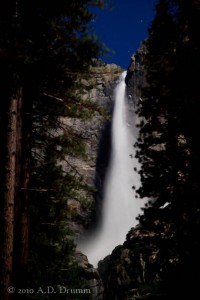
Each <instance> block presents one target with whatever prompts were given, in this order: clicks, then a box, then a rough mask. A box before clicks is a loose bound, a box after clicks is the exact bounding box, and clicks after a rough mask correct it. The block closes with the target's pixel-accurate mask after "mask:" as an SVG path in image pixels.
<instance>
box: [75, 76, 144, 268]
mask: <svg viewBox="0 0 200 300" xmlns="http://www.w3.org/2000/svg"><path fill="white" fill-rule="evenodd" d="M125 77H126V71H124V72H123V73H122V75H121V78H120V82H119V83H118V85H117V86H116V89H115V105H114V112H113V118H112V149H111V161H110V164H109V168H108V172H107V174H106V179H105V184H104V199H103V208H102V215H103V217H102V224H101V227H100V228H99V230H98V231H97V232H96V233H95V235H92V236H91V237H90V238H88V239H87V240H85V241H82V242H80V243H79V245H78V247H77V250H79V251H81V252H82V253H84V254H85V255H87V257H88V260H89V262H90V263H91V264H93V266H94V267H96V266H97V264H98V262H99V261H100V260H101V259H103V258H104V257H106V256H107V255H109V254H111V252H112V251H113V249H114V248H115V247H116V246H117V245H120V244H123V243H124V241H125V239H126V234H127V233H128V232H129V230H130V229H131V228H132V227H133V226H135V225H136V224H137V223H138V221H137V220H136V217H137V216H138V215H139V214H140V213H141V206H142V204H144V203H143V201H141V200H140V199H137V198H136V197H135V192H134V190H133V188H132V186H135V187H136V189H137V188H138V187H139V186H140V179H139V175H138V173H136V172H135V171H134V168H135V167H136V168H139V165H138V162H137V160H136V158H135V148H134V147H133V145H134V143H135V141H136V136H134V134H133V133H134V132H136V130H133V128H132V126H131V125H130V124H129V123H128V119H129V118H128V114H129V111H128V107H127V104H128V103H127V98H126V84H125ZM132 118H134V115H133V116H132Z"/></svg>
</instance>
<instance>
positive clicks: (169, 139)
mask: <svg viewBox="0 0 200 300" xmlns="http://www.w3.org/2000/svg"><path fill="white" fill-rule="evenodd" d="M199 28H200V1H198V0H197V1H195V0H190V1H189V0H188V1H187V0H186V1H181V0H180V1H178V0H177V1H176V0H160V1H158V3H157V5H156V16H155V19H154V20H153V22H152V24H151V26H150V28H149V37H148V39H147V41H146V42H145V45H146V48H147V55H146V59H145V67H146V74H147V86H146V87H145V88H144V90H143V96H142V101H141V102H140V104H139V107H138V112H139V115H140V117H141V119H142V121H141V124H140V138H139V140H138V143H137V147H138V152H137V156H138V157H139V158H140V160H141V164H142V168H141V171H140V173H141V180H142V187H141V188H140V189H139V190H138V193H139V195H140V196H141V197H148V198H149V199H150V200H151V202H150V206H147V207H146V208H145V209H144V215H143V216H140V221H141V222H142V224H146V225H145V226H153V227H154V229H155V230H160V229H159V226H157V227H156V223H155V221H156V220H159V224H160V223H161V222H164V223H165V224H166V226H169V224H170V226H169V228H170V229H169V237H168V238H169V240H170V239H172V240H173V242H172V243H173V251H174V257H178V262H177V265H178V267H172V266H171V267H170V266H168V267H167V266H166V275H165V276H166V278H165V279H166V280H165V281H164V285H165V287H164V290H165V292H166V293H168V297H169V299H172V298H171V297H172V296H176V297H179V296H180V295H187V297H188V298H193V297H194V295H196V294H195V293H197V281H196V280H198V279H197V278H196V280H195V279H194V278H193V279H191V277H190V274H191V273H192V272H193V271H192V266H193V267H194V265H196V266H197V265H198V266H199V264H200V261H199V254H198V252H199V250H200V240H199V229H200V228H199V220H200V215H199V211H200V202H199V199H200V156H199V153H200V146H199V142H198V134H197V130H198V127H199V124H198V119H199V115H200V90H199V76H198V75H197V74H198V70H199V67H200V55H199V54H200V41H199V33H200V32H199V30H200V29H199ZM163 206H166V207H165V208H163ZM164 212H165V213H164ZM171 225H172V226H171ZM156 228H157V229H156ZM165 228H166V227H165ZM169 245H170V243H169ZM171 250H172V248H171ZM169 253H170V249H169V251H168V254H166V255H168V256H169V257H170V254H169ZM163 259H166V257H165V258H163ZM177 277H178V278H179V280H180V281H181V285H182V286H186V288H185V289H184V291H182V288H181V285H178V284H177V280H176V278H177ZM198 278H199V277H198ZM175 282H176V283H175ZM173 287H174V289H175V291H174V293H173V292H172V289H173ZM167 289H168V290H167ZM167 299H168V298H167Z"/></svg>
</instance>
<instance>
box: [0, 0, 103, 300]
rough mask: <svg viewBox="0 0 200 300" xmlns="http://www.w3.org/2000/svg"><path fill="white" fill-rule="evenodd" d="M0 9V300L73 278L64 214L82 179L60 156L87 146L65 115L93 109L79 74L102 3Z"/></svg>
mask: <svg viewBox="0 0 200 300" xmlns="http://www.w3.org/2000/svg"><path fill="white" fill-rule="evenodd" d="M3 4H4V5H3ZM0 5H1V8H0V96H1V103H0V140H1V144H0V179H1V180H0V197H1V204H0V228H1V232H0V239H1V242H0V244H1V249H0V254H1V258H0V259H1V260H0V273H1V277H0V280H1V282H0V283H1V291H0V295H1V296H0V297H1V299H2V300H7V299H9V297H10V295H9V293H8V292H7V288H8V286H11V285H13V286H15V287H16V288H17V287H20V288H25V287H29V288H31V286H28V285H30V284H31V285H32V286H34V287H35V286H37V285H38V284H40V286H41V285H42V284H46V285H55V284H57V285H59V284H72V281H73V282H75V280H79V279H78V275H76V274H78V271H76V266H75V262H74V261H73V248H74V246H73V243H72V241H71V238H70V233H69V230H68V228H67V225H66V224H65V220H66V214H67V211H66V205H67V199H69V198H73V197H74V196H75V194H76V191H77V189H78V188H79V186H80V185H81V179H80V178H77V177H76V176H74V174H69V173H67V172H65V170H64V169H63V168H62V161H63V160H64V159H65V155H66V154H70V155H72V156H77V155H78V156H83V155H85V150H84V143H83V138H82V137H80V136H78V134H77V133H76V132H75V131H74V130H73V128H69V126H67V124H66V122H65V117H71V118H86V117H89V116H90V115H91V114H92V113H93V111H94V110H95V109H97V108H96V107H95V105H94V104H93V103H91V102H90V101H89V99H86V97H82V93H83V86H82V83H81V82H82V81H81V79H82V78H86V79H87V78H88V76H89V71H88V68H89V65H90V64H91V63H92V59H93V58H96V57H98V56H99V55H100V54H101V52H102V45H101V44H100V42H99V41H98V40H97V39H96V38H95V36H94V35H93V34H92V32H91V31H90V25H89V24H90V21H91V20H92V18H94V16H93V14H92V13H91V12H90V10H89V7H91V6H102V5H103V1H101V0H91V1H90V0H76V1H65V0H58V1H54V0H53V1H46V0H42V1H38V0H36V1H35V0H34V1H33V0H31V1H24V0H19V1H12V0H8V1H3V3H1V4H0ZM82 186H83V184H82ZM70 266H71V267H70ZM73 266H74V267H73ZM70 268H71V269H70ZM73 274H75V275H73ZM72 277H74V278H73V280H72ZM70 278H71V279H70ZM78 287H80V285H79V286H78ZM29 296H30V297H34V296H33V295H32V296H31V295H29ZM42 297H43V298H44V299H48V296H47V295H46V296H45V295H40V299H43V298H42ZM25 298H28V295H25ZM37 299H38V298H37Z"/></svg>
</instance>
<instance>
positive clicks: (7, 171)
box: [0, 93, 18, 300]
mask: <svg viewBox="0 0 200 300" xmlns="http://www.w3.org/2000/svg"><path fill="white" fill-rule="evenodd" d="M17 98H18V95H17V93H16V94H15V95H13V96H12V97H11V98H10V100H9V107H8V112H7V128H5V130H6V144H5V163H4V173H3V174H4V178H3V177H2V179H3V197H2V204H1V207H2V216H1V226H2V227H1V266H0V275H1V277H0V278H1V291H0V297H1V298H0V299H1V300H8V299H9V298H10V295H9V293H8V291H7V289H8V287H9V286H10V285H11V277H12V265H13V238H14V202H15V176H16V168H15V166H16V164H15V163H16V140H17V102H18V99H17Z"/></svg>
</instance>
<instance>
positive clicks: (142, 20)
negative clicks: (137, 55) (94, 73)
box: [93, 0, 157, 69]
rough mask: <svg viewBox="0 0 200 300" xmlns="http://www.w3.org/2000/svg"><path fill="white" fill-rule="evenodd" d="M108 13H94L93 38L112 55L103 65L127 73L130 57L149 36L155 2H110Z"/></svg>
mask: <svg viewBox="0 0 200 300" xmlns="http://www.w3.org/2000/svg"><path fill="white" fill-rule="evenodd" d="M109 2H110V4H111V6H112V8H111V9H103V10H99V9H95V14H96V19H95V21H94V22H93V27H94V29H95V32H96V35H97V36H98V37H99V38H100V40H101V41H102V42H104V43H105V44H106V46H107V47H108V48H110V49H111V50H113V51H114V52H115V53H114V54H112V55H111V54H110V55H109V56H108V57H106V58H105V57H104V58H103V60H104V61H105V62H106V63H115V64H117V65H119V66H121V67H122V68H124V69H127V67H128V65H129V63H130V57H131V55H132V54H133V53H134V52H135V51H136V50H137V48H138V47H139V46H140V42H141V41H142V40H144V39H145V38H146V37H147V35H148V33H147V28H148V27H149V25H150V23H151V21H152V20H153V17H154V13H155V10H154V6H155V3H156V2H157V1H156V0H110V1H109Z"/></svg>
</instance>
